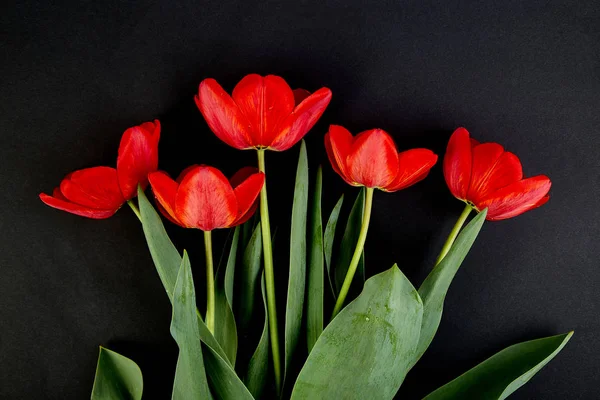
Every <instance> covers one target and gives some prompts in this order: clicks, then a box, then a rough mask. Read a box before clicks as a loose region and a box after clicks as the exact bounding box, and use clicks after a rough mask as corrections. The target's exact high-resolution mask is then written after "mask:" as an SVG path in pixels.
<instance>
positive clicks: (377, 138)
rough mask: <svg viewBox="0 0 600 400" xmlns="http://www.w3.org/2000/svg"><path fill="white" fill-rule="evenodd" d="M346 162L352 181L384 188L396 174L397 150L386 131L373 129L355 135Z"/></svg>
mask: <svg viewBox="0 0 600 400" xmlns="http://www.w3.org/2000/svg"><path fill="white" fill-rule="evenodd" d="M346 163H347V166H348V172H349V175H350V179H351V180H352V181H353V182H356V183H359V184H361V185H364V186H366V187H371V188H374V187H377V188H385V187H387V186H388V185H389V184H390V183H392V182H393V181H394V178H395V177H396V175H397V174H398V151H397V150H396V145H395V144H394V140H393V139H392V137H391V136H390V135H389V134H388V133H387V132H385V131H383V130H381V129H373V130H370V131H365V132H362V133H360V134H359V135H358V136H356V138H355V139H354V143H353V144H352V149H351V150H350V154H349V155H348V158H347V162H346Z"/></svg>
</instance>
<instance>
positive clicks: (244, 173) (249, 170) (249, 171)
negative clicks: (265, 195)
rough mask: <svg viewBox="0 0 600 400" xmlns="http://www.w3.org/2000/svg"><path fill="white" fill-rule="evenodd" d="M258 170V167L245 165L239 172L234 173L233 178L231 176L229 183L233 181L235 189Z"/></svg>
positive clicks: (232, 184) (232, 185)
mask: <svg viewBox="0 0 600 400" xmlns="http://www.w3.org/2000/svg"><path fill="white" fill-rule="evenodd" d="M257 172H258V168H256V167H243V168H241V169H240V170H239V171H238V172H236V173H235V174H233V176H232V177H231V178H229V183H231V187H233V189H234V190H235V188H236V187H238V186H239V185H240V184H241V183H242V182H244V181H245V180H246V179H248V178H249V177H250V176H252V175H254V174H256V173H257Z"/></svg>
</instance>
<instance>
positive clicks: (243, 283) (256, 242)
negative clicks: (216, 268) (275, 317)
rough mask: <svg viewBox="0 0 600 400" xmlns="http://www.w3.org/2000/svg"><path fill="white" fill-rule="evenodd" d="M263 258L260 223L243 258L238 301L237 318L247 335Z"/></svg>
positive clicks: (253, 310) (242, 330) (241, 328)
mask: <svg viewBox="0 0 600 400" xmlns="http://www.w3.org/2000/svg"><path fill="white" fill-rule="evenodd" d="M261 257H262V234H261V228H260V223H259V224H258V225H256V228H254V232H253V233H252V237H251V238H250V240H249V241H248V246H247V247H246V249H245V250H244V254H243V256H242V268H241V270H240V275H239V278H240V280H239V300H236V302H235V304H236V313H235V315H236V317H237V321H238V324H239V326H240V330H241V332H243V333H244V334H245V335H247V333H248V329H249V328H250V326H251V325H252V317H253V315H254V312H255V309H254V302H255V299H256V297H257V296H256V294H257V291H258V288H259V279H260V269H261Z"/></svg>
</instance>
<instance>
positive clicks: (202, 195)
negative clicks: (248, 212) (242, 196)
mask: <svg viewBox="0 0 600 400" xmlns="http://www.w3.org/2000/svg"><path fill="white" fill-rule="evenodd" d="M175 209H176V212H177V217H178V218H177V219H178V220H179V221H180V222H181V223H182V225H184V226H186V227H188V228H199V229H202V230H203V231H211V230H213V229H215V228H224V227H227V226H230V225H231V223H233V221H235V219H236V217H237V200H236V196H235V193H234V191H233V188H232V187H231V184H230V183H229V181H228V180H227V178H225V176H224V175H223V173H222V172H221V171H219V170H218V169H216V168H212V167H208V166H198V167H196V168H194V169H193V170H191V171H190V172H188V173H187V175H186V176H185V177H184V178H183V180H182V181H181V184H180V185H179V189H178V190H177V196H176V199H175Z"/></svg>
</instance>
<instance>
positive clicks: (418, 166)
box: [325, 125, 437, 192]
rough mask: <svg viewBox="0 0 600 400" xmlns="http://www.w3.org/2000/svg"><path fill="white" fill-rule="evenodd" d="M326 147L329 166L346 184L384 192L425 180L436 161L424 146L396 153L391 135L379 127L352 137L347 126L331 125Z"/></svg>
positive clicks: (434, 156)
mask: <svg viewBox="0 0 600 400" xmlns="http://www.w3.org/2000/svg"><path fill="white" fill-rule="evenodd" d="M325 148H326V150H327V155H328V156H329V161H330V162H331V166H332V167H333V169H334V170H335V172H337V173H338V174H339V175H340V176H341V177H342V178H343V179H344V180H345V181H346V182H347V183H349V184H350V185H353V186H366V187H368V188H378V189H381V190H384V191H387V192H395V191H397V190H400V189H404V188H407V187H409V186H411V185H413V184H415V183H417V182H419V181H420V180H422V179H424V178H425V177H426V176H427V174H428V173H429V170H430V169H431V168H432V167H433V166H434V165H435V163H436V161H437V155H435V154H434V153H433V152H432V151H431V150H427V149H412V150H407V151H403V152H400V153H398V150H397V149H396V145H395V144H394V140H393V139H392V137H391V136H390V135H389V134H388V133H387V132H385V131H383V130H381V129H372V130H369V131H365V132H362V133H360V134H358V135H357V136H356V137H353V136H352V134H351V133H350V132H349V131H348V130H347V129H346V128H344V127H341V126H338V125H331V126H330V127H329V132H328V133H327V134H326V135H325Z"/></svg>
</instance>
